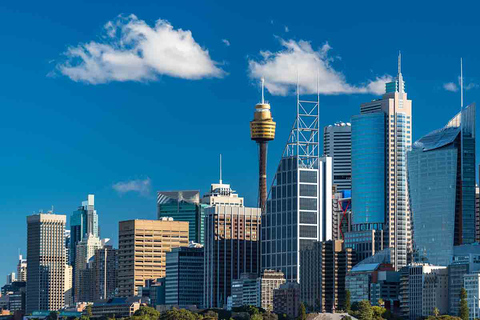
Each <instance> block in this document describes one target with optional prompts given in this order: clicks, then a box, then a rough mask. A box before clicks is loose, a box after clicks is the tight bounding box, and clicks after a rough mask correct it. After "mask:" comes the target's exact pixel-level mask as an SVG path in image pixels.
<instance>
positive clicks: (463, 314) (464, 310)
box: [459, 288, 470, 320]
mask: <svg viewBox="0 0 480 320" xmlns="http://www.w3.org/2000/svg"><path fill="white" fill-rule="evenodd" d="M469 311H470V310H468V303H467V290H465V288H462V290H461V291H460V314H459V316H460V318H462V320H468V314H469Z"/></svg>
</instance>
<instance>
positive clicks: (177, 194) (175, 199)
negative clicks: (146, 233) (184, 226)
mask: <svg viewBox="0 0 480 320" xmlns="http://www.w3.org/2000/svg"><path fill="white" fill-rule="evenodd" d="M205 207H206V206H205V205H202V204H200V192H199V191H159V192H158V193H157V216H158V219H161V218H169V217H171V218H173V220H174V221H187V222H188V229H189V239H190V240H191V241H195V242H196V243H201V244H203V243H204V223H205V222H204V220H205Z"/></svg>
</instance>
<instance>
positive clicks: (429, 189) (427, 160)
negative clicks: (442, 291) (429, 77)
mask: <svg viewBox="0 0 480 320" xmlns="http://www.w3.org/2000/svg"><path fill="white" fill-rule="evenodd" d="M462 131H463V133H462ZM407 162H408V179H409V189H410V192H409V194H410V203H411V210H412V216H413V222H414V223H413V227H414V230H413V231H414V232H413V238H414V243H415V248H416V251H417V252H416V253H417V254H418V258H419V259H420V261H422V262H429V263H431V264H435V265H442V266H446V265H449V264H450V262H451V258H452V256H453V246H454V245H455V246H458V245H461V244H469V243H473V242H475V225H476V215H475V105H474V104H472V105H469V106H468V107H466V108H464V109H463V110H462V112H460V113H458V114H457V115H456V116H455V117H454V118H452V119H451V120H450V121H449V122H448V124H447V125H446V126H445V127H443V128H441V129H439V130H435V131H433V132H431V133H429V134H427V135H426V136H424V137H422V138H420V139H419V140H417V141H416V142H415V144H414V145H413V149H412V151H410V152H409V153H408V161H407Z"/></svg>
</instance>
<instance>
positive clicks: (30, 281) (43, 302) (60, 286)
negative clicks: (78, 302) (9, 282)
mask: <svg viewBox="0 0 480 320" xmlns="http://www.w3.org/2000/svg"><path fill="white" fill-rule="evenodd" d="M66 221H67V217H66V216H64V215H57V214H52V213H48V214H43V213H40V214H35V215H31V216H28V217H27V226H28V228H27V259H28V266H27V305H26V312H27V313H30V312H32V311H35V310H48V311H56V310H59V309H61V308H63V307H64V304H65V300H64V299H65V297H64V290H65V263H66V255H65V245H64V236H63V234H64V231H65V224H66Z"/></svg>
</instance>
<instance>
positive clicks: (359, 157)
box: [352, 55, 412, 270]
mask: <svg viewBox="0 0 480 320" xmlns="http://www.w3.org/2000/svg"><path fill="white" fill-rule="evenodd" d="M398 58H399V59H398V75H397V77H396V79H395V80H394V81H393V82H389V83H387V84H386V85H385V91H386V92H385V94H384V95H383V97H382V99H378V100H373V101H371V102H368V103H364V104H362V105H361V106H360V116H356V117H354V118H353V119H352V120H353V121H352V174H353V176H352V189H353V190H352V213H353V220H354V223H357V224H359V226H355V225H354V226H352V228H353V229H354V230H355V229H356V228H357V229H358V227H359V228H360V229H362V228H365V227H366V226H368V227H372V228H375V223H374V224H373V225H372V224H371V222H372V223H373V222H377V221H378V222H381V221H384V222H385V224H384V228H383V230H384V236H385V245H386V246H388V247H390V248H391V253H392V259H391V261H392V264H393V265H394V266H395V269H396V270H399V269H400V268H402V267H403V266H405V265H407V260H408V257H409V254H410V253H411V250H412V239H411V229H410V208H409V202H408V187H407V181H408V180H407V165H406V156H407V151H408V150H409V149H410V148H411V144H412V101H411V100H408V98H407V93H406V92H405V83H404V81H403V76H402V72H401V66H400V62H401V56H400V55H399V57H398ZM367 115H371V117H373V118H375V117H378V118H375V119H373V118H367ZM382 117H383V119H384V125H383V126H382V125H381V123H380V118H382ZM370 125H371V126H376V128H372V127H370ZM355 126H358V129H356V128H355ZM362 130H366V132H364V131H362ZM354 135H356V137H354ZM362 135H368V137H369V139H371V140H372V141H365V140H366V137H362ZM380 140H383V145H384V149H383V152H382V151H381V150H380V149H381V145H382V142H381V141H380ZM362 145H364V146H362ZM365 147H368V148H371V149H365ZM382 153H383V154H382ZM374 159H376V160H377V161H378V163H377V162H374V161H373V160H374ZM382 167H383V171H380V170H381V169H382ZM377 169H378V171H377ZM357 174H360V175H359V176H357ZM382 182H383V187H381V184H382ZM373 193H378V194H379V196H378V197H377V196H376V195H373ZM373 200H375V201H373ZM377 201H378V202H382V201H383V202H384V204H381V203H378V204H375V203H374V202H377ZM382 206H384V207H385V210H384V212H383V213H382V212H381V208H382ZM371 210H373V212H371ZM357 212H358V214H357ZM382 214H383V216H384V218H383V219H382V218H381V217H380V216H381V215H382ZM370 219H375V220H377V221H370ZM377 228H378V224H377Z"/></svg>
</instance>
